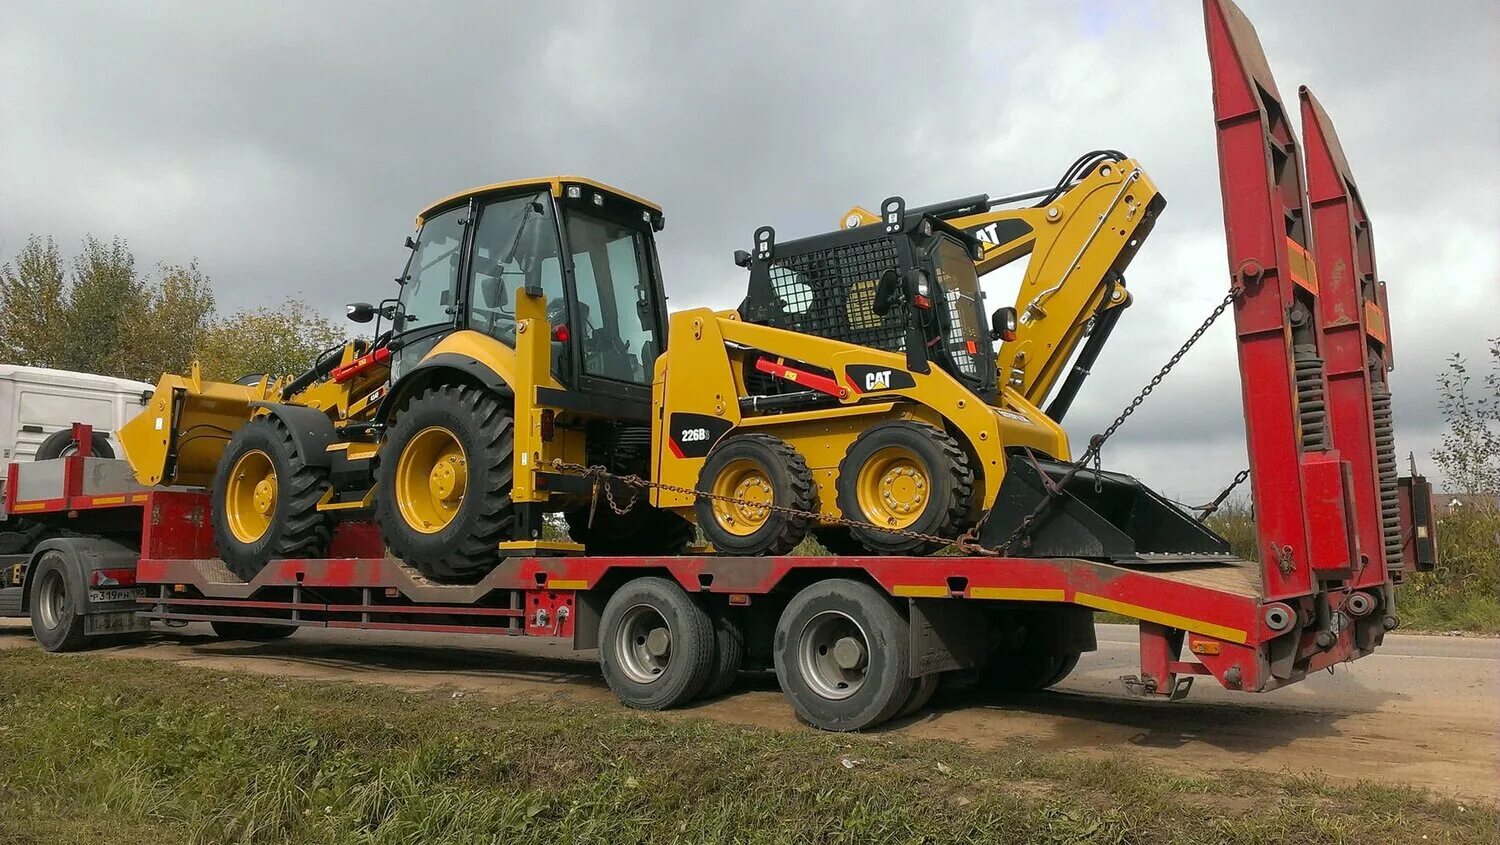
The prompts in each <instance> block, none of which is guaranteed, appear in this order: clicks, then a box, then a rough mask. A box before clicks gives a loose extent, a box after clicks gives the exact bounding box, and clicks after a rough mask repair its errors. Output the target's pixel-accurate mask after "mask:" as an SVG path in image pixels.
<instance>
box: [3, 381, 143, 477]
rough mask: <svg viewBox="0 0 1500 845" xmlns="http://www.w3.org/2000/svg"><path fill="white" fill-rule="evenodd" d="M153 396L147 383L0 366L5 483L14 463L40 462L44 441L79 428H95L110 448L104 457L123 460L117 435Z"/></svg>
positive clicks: (122, 452)
mask: <svg viewBox="0 0 1500 845" xmlns="http://www.w3.org/2000/svg"><path fill="white" fill-rule="evenodd" d="M151 390H152V385H149V384H147V383H145V382H143V381H132V380H131V379H123V378H112V377H110V376H98V375H94V374H92V373H75V372H69V371H67V370H49V369H46V368H43V367H22V366H19V365H15V364H0V480H3V479H4V478H5V475H6V471H7V467H8V466H9V465H10V463H11V462H12V461H30V460H33V459H35V458H36V456H37V449H38V448H39V447H41V445H42V443H43V441H45V440H47V438H48V437H50V436H52V435H54V434H56V433H57V432H60V431H71V429H72V427H73V423H75V422H80V423H88V424H89V425H92V426H93V427H94V432H95V433H96V434H98V435H100V436H102V438H103V440H104V442H106V443H107V444H108V445H109V451H110V452H111V454H108V455H101V457H114V456H118V455H123V454H124V450H123V449H122V448H121V447H120V441H119V439H118V438H117V437H116V436H115V432H117V431H119V429H120V426H122V425H124V424H125V421H126V420H129V419H130V418H132V417H134V416H135V415H136V414H138V413H140V411H141V407H142V406H143V405H144V403H145V400H144V397H146V396H149V395H150V393H151ZM95 442H96V443H97V442H98V440H97V439H96V441H95ZM97 451H102V450H97V449H96V452H97ZM52 457H55V456H52Z"/></svg>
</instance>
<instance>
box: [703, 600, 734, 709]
mask: <svg viewBox="0 0 1500 845" xmlns="http://www.w3.org/2000/svg"><path fill="white" fill-rule="evenodd" d="M710 616H711V617H712V619H713V623H714V664H713V669H712V671H711V672H710V674H709V676H708V683H706V684H704V686H703V692H702V693H700V694H699V696H698V697H699V698H704V699H709V698H718V697H719V696H721V695H723V694H724V693H726V692H728V691H729V688H730V687H732V686H734V683H735V681H738V680H739V679H740V668H741V667H742V666H744V665H745V629H744V628H743V627H742V626H741V625H740V622H739V620H738V619H736V618H735V617H734V616H733V615H731V613H730V612H729V611H727V610H720V611H719V612H717V613H712V614H710Z"/></svg>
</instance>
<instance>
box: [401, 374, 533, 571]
mask: <svg viewBox="0 0 1500 845" xmlns="http://www.w3.org/2000/svg"><path fill="white" fill-rule="evenodd" d="M433 426H438V427H442V428H445V429H447V430H448V431H449V432H450V433H452V434H453V435H454V437H455V438H457V440H458V443H459V445H460V446H462V447H463V450H464V456H465V466H466V468H467V470H468V485H467V488H466V489H465V491H464V495H463V500H462V501H461V502H460V504H459V506H458V513H457V514H456V515H455V516H454V517H453V521H452V522H449V523H448V524H447V525H446V526H444V528H443V529H442V530H441V531H438V532H435V533H431V534H428V533H424V532H422V531H419V530H417V529H415V528H413V527H411V526H410V525H408V524H407V522H406V519H405V518H404V517H403V516H402V515H401V509H400V507H399V506H398V505H397V502H396V495H395V490H396V483H395V478H396V466H397V463H398V460H399V457H400V455H401V452H402V450H404V449H405V448H406V446H407V444H408V443H410V442H411V439H412V437H414V436H415V435H416V434H417V433H418V432H420V431H422V430H424V429H426V428H429V427H433ZM514 447H515V425H514V422H513V420H512V418H511V411H510V408H509V407H508V406H507V405H506V404H505V403H504V402H502V401H501V399H500V398H499V397H497V396H495V395H494V394H493V393H490V392H489V391H487V390H482V389H480V388H477V387H470V386H468V385H455V384H446V385H440V386H437V387H429V388H427V389H425V390H423V391H422V392H421V393H419V394H418V395H417V397H416V398H415V399H413V400H412V401H411V404H409V405H407V406H406V407H405V408H403V409H401V410H400V411H397V412H396V420H395V422H394V423H393V424H392V425H391V427H390V428H389V429H388V430H387V431H386V436H385V440H384V441H383V442H382V443H381V445H380V457H379V463H378V464H377V466H376V467H375V482H376V490H375V515H376V520H377V521H378V522H379V523H380V536H381V538H382V539H384V540H385V544H386V545H387V546H388V547H390V550H391V553H392V554H394V555H395V556H396V557H398V558H401V559H402V560H404V561H406V562H407V563H409V564H411V565H413V566H415V567H416V568H417V569H418V570H419V571H421V573H422V574H423V575H426V576H427V577H428V578H431V579H433V580H435V581H448V582H473V581H477V580H479V579H480V578H482V577H483V576H484V575H485V574H486V573H488V572H489V571H490V570H491V569H494V568H495V566H496V565H497V564H498V563H499V562H500V551H499V544H500V542H501V541H503V540H509V539H511V532H512V530H513V526H514V524H515V519H516V514H515V506H514V504H513V503H512V502H511V498H510V491H511V485H512V482H513V480H514V477H515V476H514V467H513V466H512V463H511V462H512V454H511V453H512V451H513V449H514Z"/></svg>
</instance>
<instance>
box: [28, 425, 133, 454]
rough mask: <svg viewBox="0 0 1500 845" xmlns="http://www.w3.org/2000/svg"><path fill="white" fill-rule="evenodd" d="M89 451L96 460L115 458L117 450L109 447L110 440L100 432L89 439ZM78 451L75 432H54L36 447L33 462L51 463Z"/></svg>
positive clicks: (70, 430)
mask: <svg viewBox="0 0 1500 845" xmlns="http://www.w3.org/2000/svg"><path fill="white" fill-rule="evenodd" d="M89 449H90V450H91V451H92V452H93V455H94V457H96V458H113V457H114V456H115V449H114V447H113V446H111V445H109V438H108V437H105V436H104V435H103V434H100V433H99V432H97V431H96V432H94V433H93V436H92V437H90V438H89ZM77 451H78V444H77V442H75V441H74V440H73V430H72V429H70V428H65V429H63V430H62V431H54V432H52V433H51V434H49V435H47V439H46V440H43V441H42V442H41V445H39V446H37V447H36V457H35V458H33V460H37V461H50V460H52V459H53V458H61V457H63V456H65V455H71V454H73V453H75V452H77Z"/></svg>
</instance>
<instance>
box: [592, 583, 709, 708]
mask: <svg viewBox="0 0 1500 845" xmlns="http://www.w3.org/2000/svg"><path fill="white" fill-rule="evenodd" d="M714 657H715V649H714V625H713V620H711V619H710V618H709V616H708V613H707V612H705V611H704V610H703V608H702V607H699V606H698V603H697V602H695V601H693V599H692V597H691V596H689V595H688V594H687V593H686V592H685V591H684V590H683V589H682V587H680V586H678V585H677V583H676V582H675V581H670V580H668V579H666V578H657V577H647V578H637V579H635V580H633V581H629V582H627V583H626V584H625V585H624V586H623V587H621V588H620V589H618V590H616V591H615V594H614V595H612V596H610V598H609V602H608V603H606V604H605V605H604V613H603V615H602V616H601V617H600V619H599V666H600V668H601V669H602V670H603V672H604V680H605V683H607V684H609V688H610V689H611V690H614V693H615V695H617V696H619V698H620V700H621V701H623V702H624V703H625V704H626V705H627V706H629V707H634V708H636V709H638V710H666V709H669V708H672V707H678V706H681V705H683V704H686V703H688V702H689V701H692V700H693V699H694V698H696V697H697V696H698V694H699V693H700V692H702V691H703V688H704V687H705V686H707V684H708V682H709V680H710V676H711V675H712V674H713V671H714Z"/></svg>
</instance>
